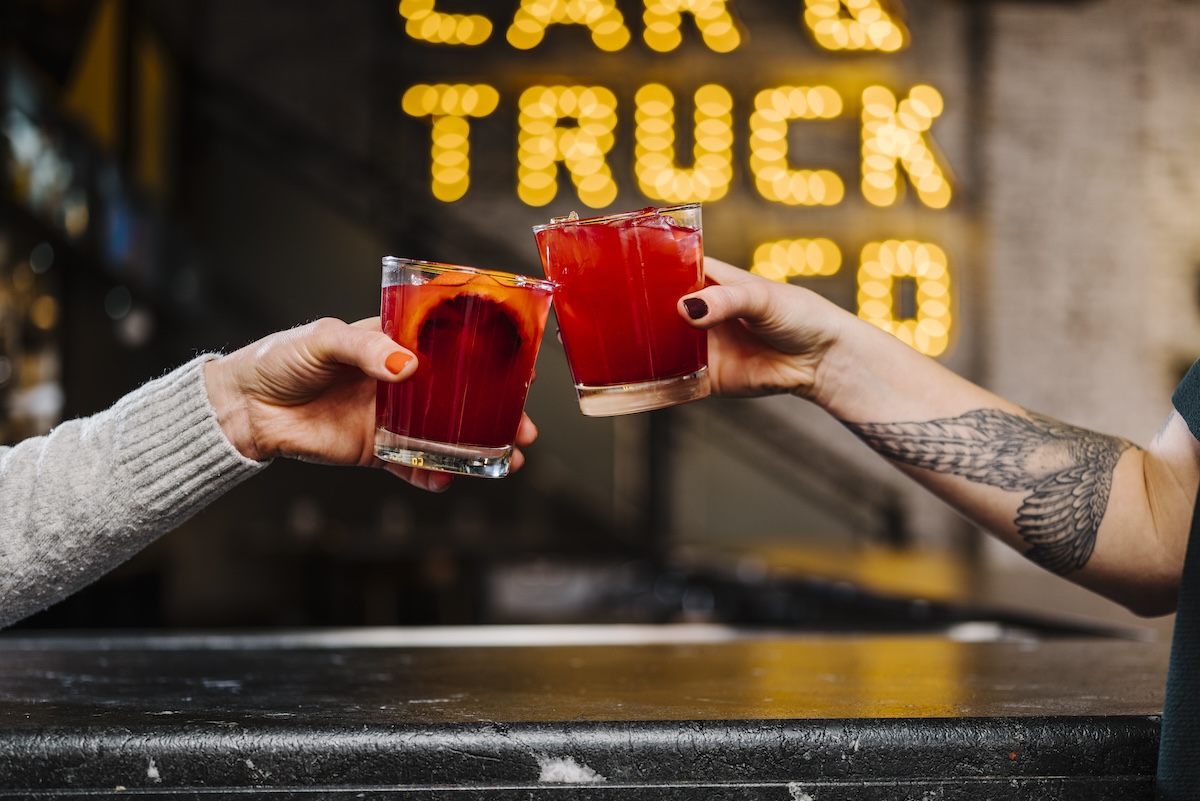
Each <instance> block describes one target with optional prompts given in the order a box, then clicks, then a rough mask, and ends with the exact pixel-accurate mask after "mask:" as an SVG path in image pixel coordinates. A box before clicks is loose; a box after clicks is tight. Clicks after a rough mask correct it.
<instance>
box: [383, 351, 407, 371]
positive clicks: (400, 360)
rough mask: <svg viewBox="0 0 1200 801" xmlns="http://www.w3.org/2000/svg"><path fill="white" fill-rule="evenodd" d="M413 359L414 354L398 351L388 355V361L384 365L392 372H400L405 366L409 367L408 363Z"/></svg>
mask: <svg viewBox="0 0 1200 801" xmlns="http://www.w3.org/2000/svg"><path fill="white" fill-rule="evenodd" d="M411 361H412V356H409V355H408V354H407V353H401V352H400V351H396V352H395V353H393V354H392V355H391V356H388V357H387V361H385V362H384V363H383V366H384V367H386V368H387V369H388V370H389V371H390V372H391V373H393V374H398V373H400V371H402V370H403V369H404V368H405V367H407V366H408V363H409V362H411Z"/></svg>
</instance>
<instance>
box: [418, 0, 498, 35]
mask: <svg viewBox="0 0 1200 801" xmlns="http://www.w3.org/2000/svg"><path fill="white" fill-rule="evenodd" d="M434 5H436V0H400V16H402V17H404V19H405V23H404V32H405V33H407V34H408V35H409V36H411V37H412V38H413V39H417V40H419V41H422V42H432V43H434V44H450V45H480V44H483V43H484V42H486V41H487V40H488V37H489V36H491V35H492V22H491V20H489V19H488V18H487V17H482V16H479V15H478V14H446V13H443V12H441V11H434V8H433V7H434Z"/></svg>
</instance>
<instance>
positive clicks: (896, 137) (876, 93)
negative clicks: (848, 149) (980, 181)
mask: <svg viewBox="0 0 1200 801" xmlns="http://www.w3.org/2000/svg"><path fill="white" fill-rule="evenodd" d="M941 113H942V96H941V95H940V94H938V92H937V90H936V89H934V88H933V87H932V86H914V87H913V88H912V89H911V90H909V94H908V97H907V98H906V99H905V100H903V101H902V102H901V103H900V104H899V105H897V103H896V96H895V95H893V94H892V93H891V92H890V91H889V90H887V89H885V88H884V87H882V86H871V87H868V88H867V89H866V90H864V91H863V111H862V142H863V144H862V191H863V196H864V197H866V199H867V200H868V201H869V202H870V203H873V204H874V205H876V206H890V205H892V204H893V203H895V202H896V198H897V195H898V193H899V191H900V178H899V174H898V170H897V169H896V164H897V162H898V163H899V164H900V165H902V166H903V167H904V171H905V172H907V173H908V177H909V180H910V181H912V185H913V188H914V189H916V190H917V197H919V198H920V199H921V202H922V203H924V204H925V205H926V206H929V207H930V208H933V209H944V208H945V207H946V205H947V204H948V203H949V202H950V194H951V193H950V181H949V180H948V179H947V177H946V171H945V170H943V168H942V166H941V165H940V164H939V163H938V162H939V160H938V158H937V156H936V154H935V153H934V151H933V149H932V148H931V147H929V146H928V145H927V144H926V143H925V136H924V134H925V132H926V131H928V130H929V127H930V125H932V124H933V120H934V118H936V117H939V116H941Z"/></svg>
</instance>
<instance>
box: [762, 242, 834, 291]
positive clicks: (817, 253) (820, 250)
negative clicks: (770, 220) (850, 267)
mask: <svg viewBox="0 0 1200 801" xmlns="http://www.w3.org/2000/svg"><path fill="white" fill-rule="evenodd" d="M841 266H842V251H841V250H840V249H839V248H838V246H837V245H835V244H834V243H833V242H832V241H830V240H828V239H824V238H818V239H780V240H778V241H776V242H764V243H763V244H761V245H759V246H758V247H757V248H755V249H754V260H753V265H752V266H751V267H750V272H752V273H754V274H755V275H761V276H762V277H763V278H770V279H771V280H772V281H779V282H780V283H786V282H787V280H788V279H789V278H791V277H792V276H794V275H798V276H813V275H834V274H836V273H837V271H838V269H839V268H841Z"/></svg>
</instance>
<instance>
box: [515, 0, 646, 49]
mask: <svg viewBox="0 0 1200 801" xmlns="http://www.w3.org/2000/svg"><path fill="white" fill-rule="evenodd" d="M555 24H558V25H586V26H587V27H588V30H590V31H591V32H592V42H593V43H594V44H595V45H596V47H598V48H600V49H601V50H603V51H605V52H608V53H612V52H615V51H617V50H620V49H621V48H623V47H624V46H625V45H627V44H629V38H630V36H629V29H628V28H626V27H625V18H624V17H623V16H621V12H620V11H619V10H618V9H617V6H616V3H615V2H613V0H521V7H520V8H519V9H517V13H516V16H514V17H513V22H512V25H510V26H509V28H508V43H509V44H511V45H512V46H513V47H515V48H517V49H518V50H532V49H533V48H535V47H537V46H538V44H539V43H541V41H542V37H543V36H545V35H546V28H548V27H550V26H551V25H555Z"/></svg>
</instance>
